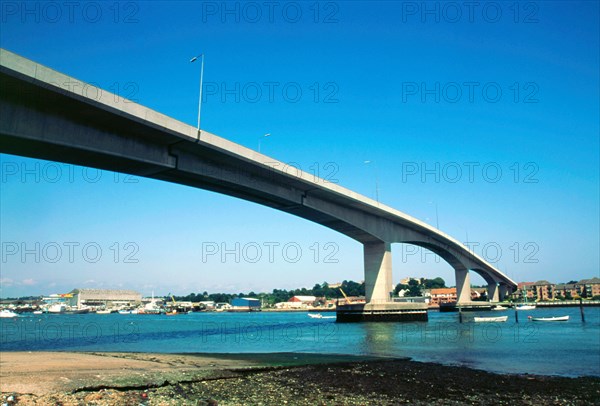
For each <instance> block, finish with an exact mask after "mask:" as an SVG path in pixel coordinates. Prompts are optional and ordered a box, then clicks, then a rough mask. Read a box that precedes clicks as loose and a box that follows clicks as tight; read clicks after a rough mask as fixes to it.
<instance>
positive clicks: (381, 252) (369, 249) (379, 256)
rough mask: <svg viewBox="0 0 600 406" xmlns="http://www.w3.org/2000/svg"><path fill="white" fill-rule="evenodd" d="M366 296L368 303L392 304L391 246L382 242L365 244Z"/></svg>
mask: <svg viewBox="0 0 600 406" xmlns="http://www.w3.org/2000/svg"><path fill="white" fill-rule="evenodd" d="M363 250H364V262H365V296H366V301H367V303H385V302H390V301H391V299H390V292H392V291H393V290H394V287H393V282H392V251H391V244H389V243H386V242H383V241H380V242H374V243H368V244H364V248H363Z"/></svg>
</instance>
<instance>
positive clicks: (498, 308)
mask: <svg viewBox="0 0 600 406" xmlns="http://www.w3.org/2000/svg"><path fill="white" fill-rule="evenodd" d="M507 309H508V307H506V306H500V305H496V306H494V307H492V310H496V311H501V310H507Z"/></svg>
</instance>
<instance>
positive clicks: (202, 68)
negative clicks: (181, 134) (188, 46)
mask: <svg viewBox="0 0 600 406" xmlns="http://www.w3.org/2000/svg"><path fill="white" fill-rule="evenodd" d="M198 58H201V65H200V97H199V98H198V133H200V113H201V111H202V80H203V79H204V54H200V55H198V56H195V57H193V58H192V59H190V62H191V63H193V62H195V61H197V60H198Z"/></svg>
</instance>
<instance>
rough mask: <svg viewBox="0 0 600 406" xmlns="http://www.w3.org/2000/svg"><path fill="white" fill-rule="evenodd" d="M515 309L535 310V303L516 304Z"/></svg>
mask: <svg viewBox="0 0 600 406" xmlns="http://www.w3.org/2000/svg"><path fill="white" fill-rule="evenodd" d="M515 309H517V310H535V305H530V304H521V305H517V307H516V308H515Z"/></svg>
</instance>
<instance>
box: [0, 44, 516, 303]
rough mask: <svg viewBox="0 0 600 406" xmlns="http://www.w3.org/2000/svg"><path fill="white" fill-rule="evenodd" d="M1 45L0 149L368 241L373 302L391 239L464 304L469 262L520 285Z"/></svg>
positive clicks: (387, 271)
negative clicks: (429, 264) (453, 283)
mask: <svg viewBox="0 0 600 406" xmlns="http://www.w3.org/2000/svg"><path fill="white" fill-rule="evenodd" d="M2 52H3V53H2V55H3V58H2V66H1V70H0V90H1V91H0V117H1V119H0V152H3V153H8V154H14V155H20V156H26V157H31V158H40V159H46V160H51V161H58V162H64V163H70V164H75V165H83V166H88V167H94V168H99V169H105V170H110V171H116V172H122V173H128V174H133V175H137V176H143V177H148V178H153V179H158V180H163V181H167V182H172V183H178V184H183V185H187V186H191V187H196V188H201V189H205V190H210V191H213V192H217V193H222V194H226V195H229V196H233V197H237V198H241V199H244V200H248V201H252V202H255V203H259V204H261V205H264V206H268V207H271V208H274V209H277V210H281V211H284V212H287V213H290V214H293V215H295V216H298V217H301V218H304V219H307V220H310V221H312V222H315V223H318V224H321V225H323V226H325V227H328V228H330V229H333V230H335V231H338V232H340V233H342V234H344V235H346V236H348V237H350V238H352V239H354V240H356V241H359V242H360V243H362V244H363V245H364V265H365V284H366V291H367V299H368V300H369V301H371V302H374V303H375V302H380V301H389V300H390V292H391V291H392V290H393V286H392V275H391V251H390V245H391V244H392V243H410V244H415V245H419V246H421V247H424V248H427V249H429V250H431V251H432V252H435V253H436V254H438V255H440V256H441V257H442V258H443V259H444V260H446V261H447V262H448V263H449V264H450V265H451V266H452V267H453V268H454V269H455V272H456V279H457V290H458V300H459V302H467V301H470V284H469V274H468V270H469V269H470V270H473V271H475V272H478V273H479V274H481V275H482V276H483V277H484V278H485V279H486V281H487V282H488V285H489V289H488V291H489V292H488V294H489V297H490V299H499V298H500V297H501V296H502V295H503V294H504V293H505V292H507V291H508V290H509V289H511V288H513V287H515V286H516V285H515V284H514V282H513V281H511V280H510V279H509V278H507V277H506V276H505V275H503V274H502V273H500V272H499V271H498V270H496V269H495V268H493V267H492V266H491V265H489V264H487V263H486V262H485V261H483V260H482V259H481V258H479V257H477V256H475V255H474V254H473V253H471V252H469V251H468V249H467V248H466V247H464V246H463V245H462V244H460V243H458V242H457V241H455V240H452V239H451V238H450V237H449V236H446V235H444V234H442V233H440V232H439V231H437V230H435V229H432V228H431V227H429V226H427V225H426V224H424V223H420V222H418V221H417V220H415V219H412V218H410V217H408V216H406V215H403V214H402V213H399V212H396V211H393V209H391V208H386V207H385V206H383V205H380V204H379V203H376V202H373V201H370V200H369V199H366V198H364V197H362V196H360V195H358V194H355V193H354V192H351V191H348V190H346V189H343V188H341V187H339V186H337V185H331V184H326V182H325V181H324V180H322V179H315V178H314V177H313V176H312V175H309V174H306V173H295V172H293V171H290V173H286V172H284V171H282V170H281V168H282V167H283V164H282V163H281V162H277V161H275V160H272V159H270V158H268V157H265V156H263V155H260V154H258V153H256V152H253V151H250V150H248V149H246V148H243V147H241V146H239V145H236V144H233V143H231V142H229V141H226V140H223V139H220V138H219V139H218V137H216V136H214V135H212V134H209V133H206V132H202V133H201V134H199V135H198V134H197V133H196V134H193V136H192V135H189V134H190V132H189V130H190V128H189V126H187V125H185V124H183V123H179V122H176V121H175V120H173V119H170V118H168V117H166V116H163V115H161V114H159V113H156V112H153V111H152V110H149V109H147V108H145V107H143V106H139V105H136V104H135V103H131V102H128V101H126V100H124V99H121V98H117V96H114V95H110V94H109V96H114V98H115V101H113V102H112V103H111V102H110V101H109V102H107V100H106V98H104V99H102V100H94V99H90V98H89V97H85V96H82V95H78V94H75V93H74V92H70V91H67V90H64V89H61V85H62V83H61V82H62V81H64V80H65V78H67V79H69V78H68V77H65V76H64V75H62V74H58V73H57V72H54V71H51V70H49V69H47V68H44V69H45V70H42V69H41V68H39V67H40V66H41V65H36V64H34V63H33V62H31V61H27V60H25V59H23V58H21V59H18V58H20V57H17V59H18V64H21V65H22V66H24V68H23V70H28V69H29V70H32V72H35V73H34V74H32V75H33V76H32V75H27V74H24V73H20V72H22V71H23V70H13V69H10V68H7V67H6V63H5V62H6V60H7V57H6V55H9V53H7V52H6V51H4V50H3V51H2ZM10 55H13V54H10ZM10 55H9V57H10V58H12V56H10ZM10 58H8V59H10ZM28 63H29V64H34V65H35V66H36V68H35V69H30V68H31V67H29V66H27V64H28ZM39 71H41V72H43V74H40V73H39ZM53 72H54V73H53ZM40 75H41V76H43V77H40ZM71 79H72V78H71ZM72 81H76V80H75V79H72ZM103 93H108V92H103ZM119 103H121V104H119ZM124 103H129V104H127V105H126V106H125V107H126V108H124V105H123V104H124ZM186 134H188V135H186ZM217 139H218V140H217ZM277 165H279V166H277Z"/></svg>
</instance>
